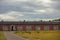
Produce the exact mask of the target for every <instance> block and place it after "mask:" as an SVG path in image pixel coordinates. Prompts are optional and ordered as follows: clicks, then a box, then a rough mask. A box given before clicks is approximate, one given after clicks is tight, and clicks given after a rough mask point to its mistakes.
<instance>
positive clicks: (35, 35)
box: [15, 30, 60, 40]
mask: <svg viewBox="0 0 60 40" xmlns="http://www.w3.org/2000/svg"><path fill="white" fill-rule="evenodd" d="M15 34H17V35H19V36H22V37H24V38H28V39H31V40H60V31H56V30H55V31H16V32H15Z"/></svg>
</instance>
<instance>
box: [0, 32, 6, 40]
mask: <svg viewBox="0 0 60 40" xmlns="http://www.w3.org/2000/svg"><path fill="white" fill-rule="evenodd" d="M0 40H6V38H5V37H4V34H3V32H2V31H0Z"/></svg>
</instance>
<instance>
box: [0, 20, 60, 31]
mask: <svg viewBox="0 0 60 40" xmlns="http://www.w3.org/2000/svg"><path fill="white" fill-rule="evenodd" d="M20 30H24V31H25V30H60V22H53V21H51V22H47V21H26V22H25V21H24V22H20V21H1V22H0V31H20Z"/></svg>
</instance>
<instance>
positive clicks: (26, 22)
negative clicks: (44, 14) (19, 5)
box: [0, 21, 60, 24]
mask: <svg viewBox="0 0 60 40" xmlns="http://www.w3.org/2000/svg"><path fill="white" fill-rule="evenodd" d="M0 24H60V21H0Z"/></svg>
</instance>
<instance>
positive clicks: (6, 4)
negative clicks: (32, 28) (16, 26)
mask: <svg viewBox="0 0 60 40" xmlns="http://www.w3.org/2000/svg"><path fill="white" fill-rule="evenodd" d="M56 18H60V0H0V20H5V21H8V20H9V21H14V20H41V19H44V20H49V19H56Z"/></svg>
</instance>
